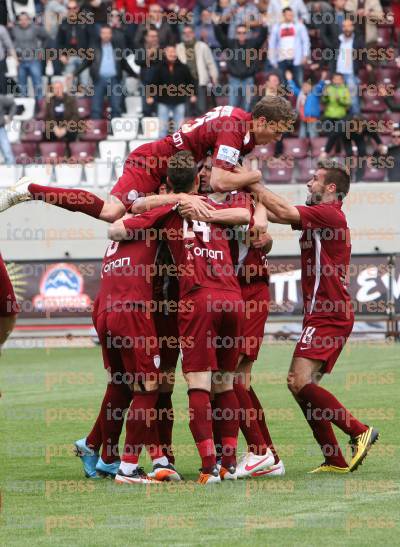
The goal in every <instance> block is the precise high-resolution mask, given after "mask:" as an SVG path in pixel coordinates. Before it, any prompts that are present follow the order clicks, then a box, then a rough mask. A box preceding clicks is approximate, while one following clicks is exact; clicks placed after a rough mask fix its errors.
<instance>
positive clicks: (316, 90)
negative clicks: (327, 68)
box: [285, 71, 326, 139]
mask: <svg viewBox="0 0 400 547" xmlns="http://www.w3.org/2000/svg"><path fill="white" fill-rule="evenodd" d="M285 76H286V81H287V87H288V89H289V90H290V91H292V92H293V93H294V95H295V96H296V98H297V102H296V110H297V112H298V113H299V120H300V130H299V137H300V138H304V137H307V136H309V137H310V138H312V139H313V138H315V137H317V136H318V130H317V122H318V120H319V119H320V117H321V95H322V92H323V90H324V87H325V77H326V73H325V72H323V73H322V75H321V80H320V81H319V82H318V83H317V84H316V85H314V86H313V85H312V82H311V80H307V81H305V82H304V83H303V85H302V86H301V88H299V86H298V85H297V84H296V82H295V81H294V80H293V77H292V74H291V72H290V71H287V72H286V75H285Z"/></svg>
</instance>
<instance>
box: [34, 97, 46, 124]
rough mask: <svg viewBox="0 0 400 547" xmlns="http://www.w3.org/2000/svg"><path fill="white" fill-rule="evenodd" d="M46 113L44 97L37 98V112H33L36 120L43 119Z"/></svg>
mask: <svg viewBox="0 0 400 547" xmlns="http://www.w3.org/2000/svg"><path fill="white" fill-rule="evenodd" d="M45 115H46V99H44V98H43V99H38V101H37V112H36V114H35V119H36V120H44V118H45Z"/></svg>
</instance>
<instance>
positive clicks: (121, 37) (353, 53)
mask: <svg viewBox="0 0 400 547" xmlns="http://www.w3.org/2000/svg"><path fill="white" fill-rule="evenodd" d="M399 44H400V1H399V0H392V1H389V0H331V3H329V2H327V1H324V0H321V1H319V0H312V1H310V2H303V0H258V1H257V0H254V1H249V0H219V1H217V2H215V1H212V0H211V1H210V0H200V1H197V2H195V1H194V0H176V1H172V2H171V1H166V0H160V1H158V2H153V1H152V0H150V1H148V0H115V1H111V0H47V1H46V0H3V1H0V151H1V152H2V156H3V161H4V162H5V163H14V162H15V161H17V162H18V161H19V158H18V157H17V156H16V154H14V151H13V149H16V146H14V144H18V142H15V141H14V143H13V145H10V142H9V138H8V136H9V125H10V123H11V120H12V118H13V116H14V117H17V118H18V115H19V114H20V112H19V109H21V108H22V109H23V105H21V103H20V104H19V105H16V104H15V102H14V101H13V100H12V98H11V96H15V97H16V98H18V97H34V98H35V101H36V103H35V117H36V118H37V119H41V120H42V121H43V122H44V127H45V129H44V130H43V141H45V140H47V141H63V142H67V143H70V142H73V141H76V140H78V141H79V139H80V137H81V136H82V133H84V131H85V129H84V127H83V126H82V125H80V124H79V123H78V121H79V119H80V118H82V115H80V114H79V112H78V106H77V105H78V102H77V101H79V100H81V99H82V98H83V99H85V100H87V101H89V102H88V104H89V108H88V111H87V113H86V115H85V117H87V118H88V120H102V119H112V118H119V117H121V116H123V115H125V116H126V115H131V113H129V112H127V106H126V98H127V97H128V96H129V95H132V93H133V94H136V95H137V96H138V97H139V96H140V97H141V99H140V100H139V102H141V107H140V108H139V110H138V115H139V116H141V117H145V118H147V117H152V116H154V117H157V118H158V119H159V136H160V137H162V136H165V135H167V134H168V132H171V131H173V130H174V128H176V127H179V126H180V125H181V124H182V123H183V121H184V119H185V118H188V117H196V116H200V115H202V114H203V113H204V112H206V111H207V110H209V109H210V108H213V107H215V106H218V105H225V104H231V105H233V106H241V107H242V108H244V109H246V110H250V109H251V107H252V105H253V104H254V102H256V101H257V100H258V99H259V98H260V97H261V96H263V95H265V94H284V95H285V96H287V97H288V98H289V100H290V101H291V102H292V104H293V106H294V108H295V109H296V110H297V111H298V116H299V123H298V126H296V129H295V133H294V135H287V136H285V137H284V140H283V143H277V145H276V147H275V149H274V150H273V155H274V156H275V157H280V158H282V157H283V158H284V157H285V154H286V156H287V155H288V153H289V154H290V151H292V152H293V150H295V146H294V144H295V138H297V140H300V141H301V140H302V141H305V140H307V139H312V140H314V141H315V140H318V138H319V137H321V138H322V137H324V139H323V144H322V145H321V147H320V150H319V151H318V154H312V151H311V148H307V153H306V155H305V156H303V157H302V156H301V154H300V155H297V156H296V152H295V153H294V157H295V158H297V159H301V160H302V159H305V158H306V157H308V156H310V155H311V156H313V157H314V156H315V155H318V156H322V157H325V156H327V155H332V154H343V155H345V156H346V157H347V158H349V157H352V156H355V155H357V156H358V158H365V159H366V162H365V166H366V167H368V165H369V164H368V162H371V157H372V158H374V157H376V156H377V155H379V156H385V155H387V154H388V152H389V151H391V152H393V154H397V160H399V143H400V139H399V137H398V133H399V129H398V125H399V122H400V114H399V112H400V89H399V84H400V56H399ZM127 78H134V86H133V88H134V91H132V88H131V87H130V86H128V85H126V84H127V83H128V81H129V80H127ZM17 102H18V100H17ZM384 120H387V124H386V125H385V126H384V127H381V128H378V127H377V123H378V122H379V121H381V122H382V121H384ZM66 121H75V122H77V123H76V124H75V126H76V127H78V128H79V129H73V130H71V128H70V127H66V126H65V122H66ZM46 122H48V123H50V124H51V130H50V131H49V130H48V129H47V126H46ZM75 126H74V127H75ZM23 132H24V125H23V124H22V134H21V139H22V142H23V140H24V139H23ZM288 142H289V144H290V142H291V146H289V144H287V143H288ZM318 142H319V141H318ZM321 142H322V141H321ZM399 163H400V162H399V161H397V168H396V163H395V165H394V166H393V168H392V169H391V170H390V171H389V170H388V175H387V176H388V178H389V180H399V181H400V173H399V167H398V165H399ZM365 166H364V167H360V165H358V167H357V169H356V170H355V171H354V173H355V178H356V179H357V180H362V179H363V177H364V176H365ZM378 178H379V177H378ZM379 180H380V179H379Z"/></svg>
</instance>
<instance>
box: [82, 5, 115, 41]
mask: <svg viewBox="0 0 400 547" xmlns="http://www.w3.org/2000/svg"><path fill="white" fill-rule="evenodd" d="M111 4H112V0H82V3H81V13H82V14H83V15H84V16H85V20H86V21H88V22H87V23H86V26H87V32H88V36H89V42H94V41H96V40H97V39H98V38H99V33H100V29H101V27H102V26H104V25H107V24H108V14H109V12H110V11H111ZM89 21H90V22H89Z"/></svg>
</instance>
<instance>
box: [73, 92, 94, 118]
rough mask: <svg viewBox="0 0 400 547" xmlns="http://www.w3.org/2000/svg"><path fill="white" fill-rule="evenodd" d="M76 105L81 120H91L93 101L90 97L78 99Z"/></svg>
mask: <svg viewBox="0 0 400 547" xmlns="http://www.w3.org/2000/svg"><path fill="white" fill-rule="evenodd" d="M76 104H77V107H78V113H79V118H80V119H85V118H89V116H90V110H91V100H90V98H88V97H79V98H78V97H77V98H76Z"/></svg>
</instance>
